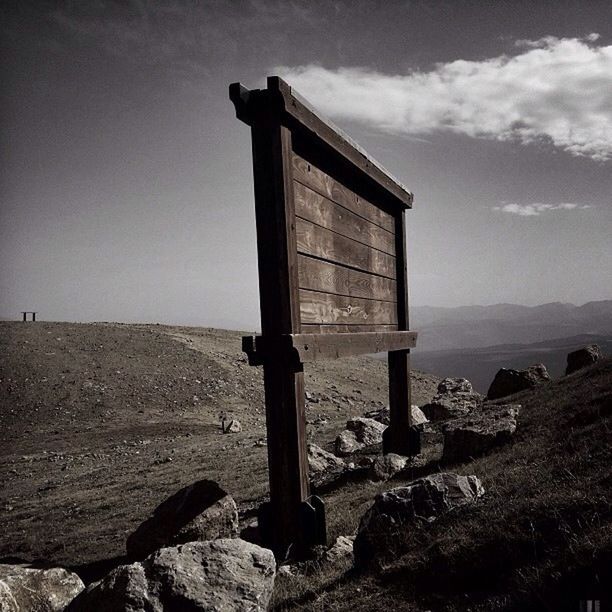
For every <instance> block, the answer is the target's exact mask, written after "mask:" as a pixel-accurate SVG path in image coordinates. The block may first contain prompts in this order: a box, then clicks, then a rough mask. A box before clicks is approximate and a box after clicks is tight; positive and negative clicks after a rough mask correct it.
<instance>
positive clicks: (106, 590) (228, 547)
mask: <svg viewBox="0 0 612 612" xmlns="http://www.w3.org/2000/svg"><path fill="white" fill-rule="evenodd" d="M275 575H276V562H275V560H274V555H273V554H272V551H271V550H268V549H266V548H261V547H260V546H257V545H255V544H250V543H249V542H245V541H244V540H238V539H221V540H214V541H211V542H190V543H189V544H183V545H182V546H176V547H172V548H162V549H161V550H158V551H157V552H156V553H154V554H153V555H151V556H150V557H147V559H145V560H144V561H142V562H136V563H133V564H131V565H122V566H119V567H118V568H116V569H114V570H113V571H112V572H110V574H108V575H106V576H105V577H104V578H103V579H102V580H101V581H99V582H96V583H94V584H92V585H90V586H89V587H88V588H87V589H86V590H85V591H83V593H81V595H79V596H78V597H77V598H76V599H75V600H74V601H73V603H72V604H71V605H70V606H69V607H68V609H67V612H92V611H93V610H95V611H96V612H118V611H121V612H144V611H147V612H179V611H182V610H189V611H192V612H198V611H202V612H204V611H206V612H210V611H212V610H219V611H221V610H228V611H229V610H232V611H234V610H235V611H236V612H247V611H248V612H259V611H261V612H263V611H264V610H266V609H267V607H268V603H269V602H270V598H271V596H272V589H273V587H274V577H275Z"/></svg>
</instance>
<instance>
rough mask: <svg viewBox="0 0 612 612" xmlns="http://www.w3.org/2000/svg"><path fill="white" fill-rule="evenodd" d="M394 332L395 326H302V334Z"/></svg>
mask: <svg viewBox="0 0 612 612" xmlns="http://www.w3.org/2000/svg"><path fill="white" fill-rule="evenodd" d="M394 331H397V325H313V324H311V325H309V324H303V325H302V333H303V334H355V333H366V332H394Z"/></svg>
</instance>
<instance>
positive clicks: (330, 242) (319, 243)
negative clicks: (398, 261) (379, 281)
mask: <svg viewBox="0 0 612 612" xmlns="http://www.w3.org/2000/svg"><path fill="white" fill-rule="evenodd" d="M295 233H296V240H297V249H298V252H300V253H302V254H303V255H313V256H314V257H320V258H321V259H325V260H327V261H331V262H334V263H339V264H343V265H345V266H350V267H352V268H357V269H358V270H361V271H363V272H372V273H374V274H378V275H380V276H385V277H386V278H395V274H396V266H395V257H393V256H392V255H388V254H387V253H383V252H381V251H377V250H376V249H373V248H371V247H369V246H366V245H365V244H361V243H360V242H356V241H355V240H352V239H351V238H347V237H346V236H341V235H340V234H335V233H334V232H332V231H331V230H328V229H326V228H324V227H321V226H319V225H315V224H314V223H311V222H310V221H306V220H304V219H300V218H299V217H298V218H296V220H295Z"/></svg>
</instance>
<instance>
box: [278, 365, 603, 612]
mask: <svg viewBox="0 0 612 612" xmlns="http://www.w3.org/2000/svg"><path fill="white" fill-rule="evenodd" d="M513 399H516V401H518V402H520V403H522V405H523V410H522V412H521V415H520V420H519V429H518V430H517V433H516V435H515V438H514V441H513V443H512V444H511V445H509V446H507V447H504V448H502V449H499V450H498V451H497V452H495V453H493V454H491V455H489V456H487V457H483V458H480V459H477V460H475V461H472V462H469V463H466V464H462V465H456V466H444V468H442V467H441V466H432V468H433V469H438V467H439V469H446V470H451V471H456V472H459V473H463V474H476V475H477V476H479V477H480V478H481V480H482V481H483V483H484V486H485V489H486V495H485V497H484V498H483V499H482V501H480V502H479V503H478V504H477V505H475V506H472V507H468V508H462V509H460V510H459V511H457V512H454V513H451V514H449V515H447V516H445V517H442V518H440V519H439V520H438V521H436V522H434V523H432V524H419V523H417V524H410V525H405V526H403V527H401V528H398V530H397V531H396V533H393V534H388V535H387V536H386V537H385V538H384V540H381V549H382V550H384V553H383V554H382V555H381V556H380V558H378V559H377V560H376V563H375V564H374V567H373V568H372V569H370V570H368V572H367V573H361V574H360V573H356V572H351V571H348V572H345V573H344V574H343V575H337V574H333V575H331V574H329V572H327V574H328V575H326V576H324V577H323V578H319V580H320V586H319V587H317V584H316V583H315V582H313V579H312V578H311V577H306V578H304V579H303V583H302V584H293V585H292V586H293V589H294V590H293V592H291V590H290V589H289V588H288V586H287V585H283V586H281V587H280V588H281V589H282V592H279V593H277V597H276V599H275V603H276V608H277V609H278V610H289V609H297V610H309V611H311V612H314V611H322V610H332V611H338V612H339V611H341V610H351V611H355V612H357V611H364V612H365V611H366V610H367V611H370V610H372V611H376V610H381V611H382V610H385V611H386V610H436V611H438V610H440V611H448V612H451V611H459V610H475V611H476V610H478V611H483V612H484V611H485V610H487V611H488V610H531V609H540V610H541V609H544V610H555V611H557V610H578V606H579V600H580V599H597V598H599V599H603V600H604V601H606V597H607V596H608V592H607V590H608V589H609V585H610V584H611V580H612V511H611V506H610V488H611V487H610V485H611V484H612V477H611V471H610V470H611V461H610V459H611V456H610V448H611V447H610V439H611V438H610V429H611V424H612V421H611V418H612V362H610V361H606V362H602V363H600V364H597V365H595V366H593V367H591V368H589V369H587V370H585V371H582V372H580V373H576V374H574V375H572V376H569V377H567V378H563V379H561V380H559V381H556V382H553V383H551V384H549V385H547V386H545V387H542V388H541V389H538V390H537V391H535V392H529V393H527V392H526V393H523V394H520V395H517V396H516V398H513ZM399 484H401V481H394V482H393V483H392V484H391V483H387V485H386V486H387V487H388V488H389V487H390V486H397V485H399ZM378 488H379V486H376V485H373V484H368V485H367V486H365V487H359V486H353V487H352V488H347V489H344V490H342V491H338V492H336V493H335V494H332V495H330V496H328V497H327V499H326V501H327V507H328V509H329V514H330V517H331V521H330V523H331V525H332V531H333V532H335V531H336V530H338V529H340V530H342V529H346V531H344V533H350V532H351V527H353V528H354V527H355V525H356V524H357V521H358V518H359V516H360V515H361V513H362V511H363V510H364V509H365V508H366V507H367V506H368V498H370V499H371V496H373V495H374V494H375V492H376V490H377V489H378ZM345 510H346V516H345ZM381 537H382V536H381ZM317 588H318V591H317ZM611 601H612V600H610V599H608V600H607V602H608V603H610V602H611ZM603 609H606V608H605V604H602V610H603Z"/></svg>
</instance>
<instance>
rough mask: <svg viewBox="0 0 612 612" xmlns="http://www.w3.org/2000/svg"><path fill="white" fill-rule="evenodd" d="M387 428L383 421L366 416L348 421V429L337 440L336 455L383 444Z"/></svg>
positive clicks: (344, 454) (348, 453)
mask: <svg viewBox="0 0 612 612" xmlns="http://www.w3.org/2000/svg"><path fill="white" fill-rule="evenodd" d="M385 429H386V427H385V426H384V425H383V424H382V423H379V422H378V421H375V420H374V419H368V418H366V417H357V418H355V419H351V420H349V421H347V423H346V429H345V430H344V431H343V432H341V433H340V435H339V436H338V437H337V438H336V441H335V450H336V455H340V456H346V455H350V454H352V453H355V452H358V451H361V450H366V449H367V448H368V447H371V446H376V445H378V444H382V438H383V431H384V430H385Z"/></svg>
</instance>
